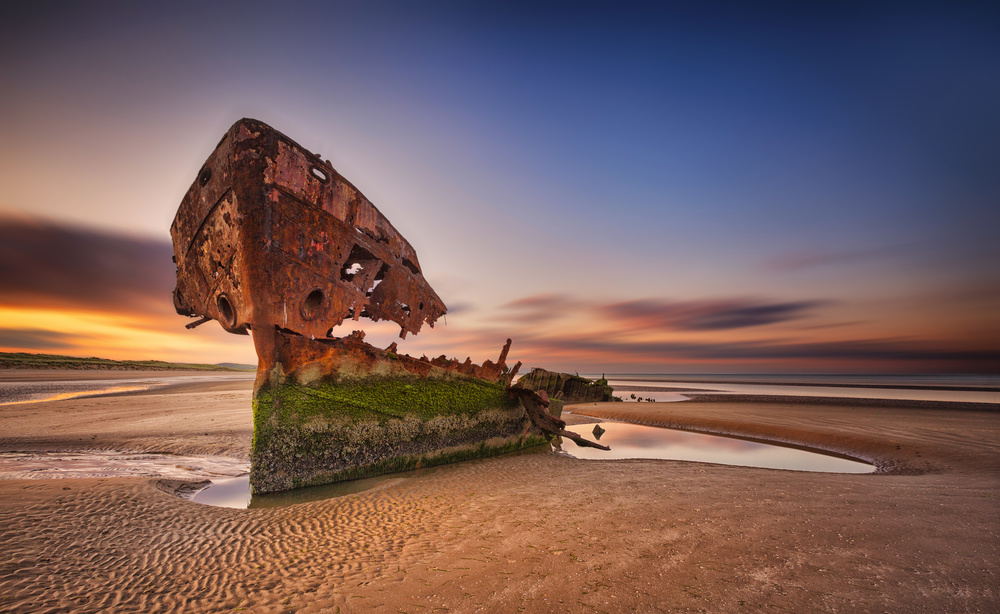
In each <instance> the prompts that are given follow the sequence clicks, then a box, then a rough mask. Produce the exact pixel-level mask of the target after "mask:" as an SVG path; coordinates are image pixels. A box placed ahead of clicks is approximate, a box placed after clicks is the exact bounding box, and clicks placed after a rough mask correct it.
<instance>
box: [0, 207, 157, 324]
mask: <svg viewBox="0 0 1000 614" xmlns="http://www.w3.org/2000/svg"><path fill="white" fill-rule="evenodd" d="M172 256H173V248H172V247H171V245H170V243H169V242H168V241H166V240H163V241H156V240H152V239H142V238H136V237H129V236H126V235H121V234H115V233H110V232H101V231H97V230H90V229H84V228H77V227H72V226H64V225H60V224H56V223H53V222H49V221H45V220H40V219H37V218H27V217H3V218H0V302H2V303H3V304H5V305H22V306H40V307H64V308H72V309H77V310H80V309H93V310H99V311H108V310H120V311H125V312H133V311H137V310H139V311H151V312H160V313H162V312H164V311H172V303H171V291H172V290H173V286H174V266H173V264H172V262H171V257H172Z"/></svg>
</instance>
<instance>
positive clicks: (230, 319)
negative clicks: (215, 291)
mask: <svg viewBox="0 0 1000 614" xmlns="http://www.w3.org/2000/svg"><path fill="white" fill-rule="evenodd" d="M215 304H216V305H217V306H218V307H219V322H220V323H222V325H223V326H225V327H226V328H235V326H236V310H235V309H233V304H232V303H230V302H229V297H227V296H226V295H225V294H220V295H219V297H218V298H217V299H215Z"/></svg>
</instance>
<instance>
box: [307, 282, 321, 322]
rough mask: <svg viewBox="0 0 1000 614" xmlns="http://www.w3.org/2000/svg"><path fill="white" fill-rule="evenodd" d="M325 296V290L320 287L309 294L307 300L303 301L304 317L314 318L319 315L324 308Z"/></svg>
mask: <svg viewBox="0 0 1000 614" xmlns="http://www.w3.org/2000/svg"><path fill="white" fill-rule="evenodd" d="M325 298H326V297H325V296H324V295H323V291H322V290H320V289H319V288H316V289H315V290H313V291H312V292H310V293H309V294H307V295H306V298H305V300H303V301H302V317H303V318H305V319H307V320H312V319H315V318H316V317H317V316H319V314H320V312H321V311H322V310H323V301H324V299H325Z"/></svg>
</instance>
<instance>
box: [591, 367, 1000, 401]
mask: <svg viewBox="0 0 1000 614" xmlns="http://www.w3.org/2000/svg"><path fill="white" fill-rule="evenodd" d="M581 375H582V376H583V377H587V378H590V379H596V378H599V377H602V376H603V377H604V378H606V379H607V380H608V384H609V385H610V386H611V387H612V388H614V389H615V396H617V397H620V398H622V400H625V401H639V400H640V399H641V400H642V401H648V400H653V401H657V402H669V401H684V400H687V399H689V398H690V396H688V395H687V394H685V393H690V394H723V395H726V394H728V395H768V396H799V397H836V398H855V399H862V398H863V399H896V400H899V399H904V400H916V401H948V402H961V403H985V404H998V405H1000V375H975V374H960V375H955V374H942V375H909V374H907V375H870V374H865V375H839V374H838V375H802V374H788V375H781V374H767V375H760V374H752V375H751V374H696V375H691V374H683V375H681V374H669V373H586V374H584V373H581ZM633 395H634V398H633Z"/></svg>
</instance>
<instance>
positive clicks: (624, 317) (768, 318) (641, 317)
mask: <svg viewBox="0 0 1000 614" xmlns="http://www.w3.org/2000/svg"><path fill="white" fill-rule="evenodd" d="M828 303H829V301H823V300H813V301H793V302H770V301H765V300H749V299H728V300H721V301H682V302H670V301H662V300H656V299H645V300H638V301H628V302H624V303H614V304H610V305H603V306H599V307H597V309H598V311H600V312H601V313H603V314H604V315H606V316H607V317H609V318H617V319H619V320H621V321H622V322H626V323H629V324H631V325H633V326H643V327H650V328H660V329H666V330H703V331H709V330H729V329H735V328H749V327H753V326H764V325H767V324H777V323H780V322H787V321H790V320H797V319H799V318H802V317H804V316H806V315H808V314H809V313H810V312H811V311H813V310H815V309H816V308H817V307H821V306H823V305H826V304H828Z"/></svg>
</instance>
